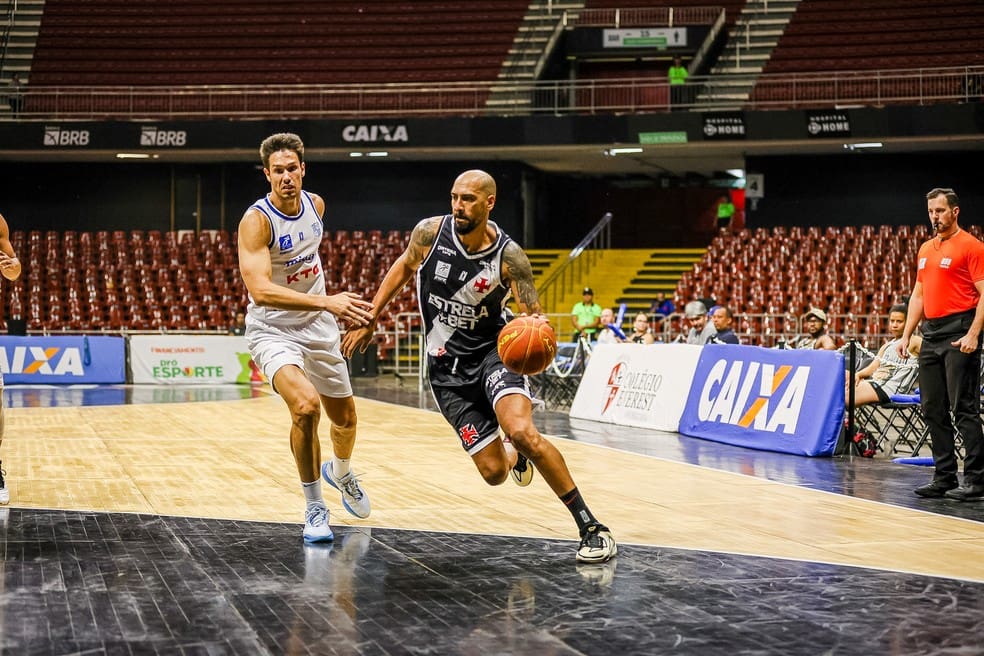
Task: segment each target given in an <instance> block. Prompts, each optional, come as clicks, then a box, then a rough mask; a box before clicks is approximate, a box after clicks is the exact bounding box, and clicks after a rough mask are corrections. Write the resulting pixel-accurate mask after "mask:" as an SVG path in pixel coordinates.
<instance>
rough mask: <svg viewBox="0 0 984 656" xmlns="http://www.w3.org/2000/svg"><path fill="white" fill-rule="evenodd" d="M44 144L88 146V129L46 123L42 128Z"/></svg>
mask: <svg viewBox="0 0 984 656" xmlns="http://www.w3.org/2000/svg"><path fill="white" fill-rule="evenodd" d="M44 145H45V146H88V145H89V131H88V130H68V129H65V128H62V127H60V126H57V125H55V126H51V125H46V126H45V128H44Z"/></svg>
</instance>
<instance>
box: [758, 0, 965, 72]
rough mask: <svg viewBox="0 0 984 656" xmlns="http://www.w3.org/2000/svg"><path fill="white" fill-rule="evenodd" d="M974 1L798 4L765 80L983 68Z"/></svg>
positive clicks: (819, 0) (816, 0)
mask: <svg viewBox="0 0 984 656" xmlns="http://www.w3.org/2000/svg"><path fill="white" fill-rule="evenodd" d="M982 39H984V3H981V2H979V1H977V0H803V2H801V3H800V4H799V8H798V9H797V10H796V13H795V14H793V17H792V19H791V20H790V22H789V25H788V26H787V27H786V29H785V31H784V32H783V35H782V37H781V38H780V40H779V45H778V47H777V48H776V49H775V50H774V51H773V53H772V57H771V58H770V60H769V62H768V64H766V67H765V72H766V73H792V72H812V71H845V70H866V71H870V70H874V69H905V68H932V67H943V66H967V65H975V64H984V49H982V48H981V46H980V44H981V41H982Z"/></svg>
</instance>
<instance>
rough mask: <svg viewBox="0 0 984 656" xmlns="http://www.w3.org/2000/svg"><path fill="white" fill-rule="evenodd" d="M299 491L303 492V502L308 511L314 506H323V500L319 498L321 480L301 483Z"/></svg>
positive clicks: (321, 497)
mask: <svg viewBox="0 0 984 656" xmlns="http://www.w3.org/2000/svg"><path fill="white" fill-rule="evenodd" d="M301 489H303V490H304V500H305V501H307V507H308V510H310V509H311V508H314V507H315V506H324V505H325V499H324V497H323V496H321V479H320V478H319V479H318V480H316V481H311V482H310V483H304V482H301Z"/></svg>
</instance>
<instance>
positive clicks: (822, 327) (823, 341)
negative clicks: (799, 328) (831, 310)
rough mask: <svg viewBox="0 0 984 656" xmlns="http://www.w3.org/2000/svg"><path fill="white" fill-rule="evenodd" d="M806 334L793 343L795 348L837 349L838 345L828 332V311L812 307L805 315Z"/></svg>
mask: <svg viewBox="0 0 984 656" xmlns="http://www.w3.org/2000/svg"><path fill="white" fill-rule="evenodd" d="M803 325H804V328H805V329H806V334H805V335H803V336H801V337H800V338H799V339H797V340H796V341H795V342H794V343H793V348H795V349H807V350H824V351H836V350H837V345H836V344H834V340H833V338H832V337H831V336H830V335H828V334H827V313H826V312H824V311H823V310H817V309H816V308H813V309H811V310H810V311H809V312H807V313H806V314H805V315H804V317H803Z"/></svg>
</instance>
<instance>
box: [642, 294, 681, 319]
mask: <svg viewBox="0 0 984 656" xmlns="http://www.w3.org/2000/svg"><path fill="white" fill-rule="evenodd" d="M674 312H676V306H675V305H673V301H671V300H670V299H668V298H666V292H656V300H655V301H653V303H652V305H650V306H649V314H658V315H660V316H659V317H657V318H658V319H665V318H666V317H668V316H670V315H671V314H673V313H674Z"/></svg>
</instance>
